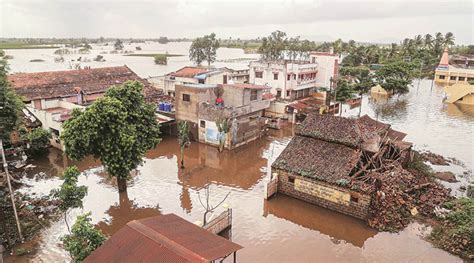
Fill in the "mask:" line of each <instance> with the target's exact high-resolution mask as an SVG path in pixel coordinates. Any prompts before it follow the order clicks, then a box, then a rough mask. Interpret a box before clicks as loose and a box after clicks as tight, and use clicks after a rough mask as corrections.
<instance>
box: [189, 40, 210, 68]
mask: <svg viewBox="0 0 474 263" xmlns="http://www.w3.org/2000/svg"><path fill="white" fill-rule="evenodd" d="M189 60H191V61H193V62H194V63H196V64H197V65H198V66H200V65H201V64H202V62H203V61H205V60H206V52H205V40H204V38H202V37H198V38H196V39H194V40H193V43H191V47H190V48H189Z"/></svg>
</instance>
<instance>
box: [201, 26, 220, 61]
mask: <svg viewBox="0 0 474 263" xmlns="http://www.w3.org/2000/svg"><path fill="white" fill-rule="evenodd" d="M204 43H205V45H204V46H205V49H204V54H205V55H206V59H205V60H206V61H207V65H208V66H211V64H212V63H213V62H214V61H216V57H217V49H218V48H219V40H217V39H216V34H214V33H211V34H210V35H206V36H204Z"/></svg>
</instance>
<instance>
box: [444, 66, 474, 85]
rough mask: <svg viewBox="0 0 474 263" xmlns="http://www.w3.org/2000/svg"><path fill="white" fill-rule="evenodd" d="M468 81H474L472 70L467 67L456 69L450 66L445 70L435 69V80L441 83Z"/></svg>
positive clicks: (473, 71)
mask: <svg viewBox="0 0 474 263" xmlns="http://www.w3.org/2000/svg"><path fill="white" fill-rule="evenodd" d="M469 81H474V70H472V69H471V70H469V69H458V70H457V69H456V68H454V67H452V66H450V67H449V69H447V70H439V69H437V70H436V71H435V82H437V83H441V84H455V83H463V84H467V83H468V82H469Z"/></svg>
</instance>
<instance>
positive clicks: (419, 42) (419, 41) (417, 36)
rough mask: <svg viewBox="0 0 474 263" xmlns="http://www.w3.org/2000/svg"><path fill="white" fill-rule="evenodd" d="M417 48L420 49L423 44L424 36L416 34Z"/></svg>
mask: <svg viewBox="0 0 474 263" xmlns="http://www.w3.org/2000/svg"><path fill="white" fill-rule="evenodd" d="M413 42H414V45H415V49H417V50H418V49H420V48H421V47H422V46H423V37H422V36H421V35H416V36H415V38H414V39H413Z"/></svg>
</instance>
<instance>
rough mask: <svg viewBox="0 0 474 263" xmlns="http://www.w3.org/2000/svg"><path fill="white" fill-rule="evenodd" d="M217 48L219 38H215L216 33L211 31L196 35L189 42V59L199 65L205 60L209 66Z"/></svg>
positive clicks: (214, 59) (214, 58)
mask: <svg viewBox="0 0 474 263" xmlns="http://www.w3.org/2000/svg"><path fill="white" fill-rule="evenodd" d="M218 48H219V40H217V39H216V34H214V33H212V34H209V35H205V36H203V37H198V38H196V39H194V40H193V42H192V43H191V47H190V48H189V59H190V60H191V61H193V62H194V63H196V64H197V65H201V64H202V62H203V61H207V65H208V66H210V65H211V64H212V63H213V62H214V61H216V56H217V49H218Z"/></svg>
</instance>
